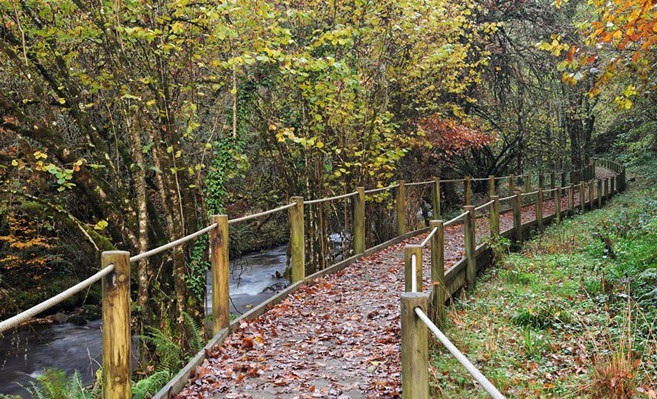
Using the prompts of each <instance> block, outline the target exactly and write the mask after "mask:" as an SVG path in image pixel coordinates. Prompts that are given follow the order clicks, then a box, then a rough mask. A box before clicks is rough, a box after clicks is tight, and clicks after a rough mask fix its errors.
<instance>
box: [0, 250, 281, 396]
mask: <svg viewBox="0 0 657 399" xmlns="http://www.w3.org/2000/svg"><path fill="white" fill-rule="evenodd" d="M286 260H287V246H281V247H277V248H274V249H269V250H266V251H262V252H256V253H253V254H249V255H245V256H243V257H240V258H238V259H235V260H234V261H231V265H230V269H231V278H230V293H231V309H230V310H231V312H232V313H235V314H238V315H239V314H242V313H244V312H247V311H248V310H249V309H251V308H252V307H254V306H256V305H258V304H260V303H262V302H264V301H265V300H267V299H268V298H270V297H271V296H273V295H274V294H275V293H276V292H277V291H279V290H281V289H283V288H284V287H285V286H287V285H288V284H289V281H287V280H285V279H283V278H278V277H277V272H278V274H283V272H284V271H285V263H286ZM210 281H211V278H210V275H209V273H208V278H207V283H208V297H207V300H206V310H207V312H211V310H212V305H211V303H212V301H211V299H210V298H211V297H210V295H211V286H210ZM100 328H101V322H100V320H96V321H92V322H89V323H88V324H86V325H84V326H78V325H75V324H71V323H63V324H49V325H30V326H25V327H21V328H19V329H16V330H13V331H10V332H8V333H6V334H5V336H4V337H2V338H0V395H1V394H5V395H19V396H21V397H24V398H29V397H30V396H29V394H28V392H27V391H26V390H25V388H24V387H31V382H34V381H35V380H34V379H35V378H36V377H38V376H39V375H41V374H43V372H44V370H45V369H53V368H54V369H61V370H63V371H65V372H66V374H67V375H69V376H70V375H71V374H72V373H73V372H74V371H75V370H78V371H79V372H80V375H81V377H82V381H83V382H84V383H85V384H91V383H92V382H93V379H94V374H95V373H96V370H98V367H99V366H100V362H101V352H102V339H101V329H100Z"/></svg>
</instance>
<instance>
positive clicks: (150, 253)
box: [130, 223, 217, 262]
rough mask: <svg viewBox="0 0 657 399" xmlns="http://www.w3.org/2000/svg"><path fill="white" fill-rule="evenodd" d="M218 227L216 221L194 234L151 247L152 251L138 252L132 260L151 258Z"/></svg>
mask: <svg viewBox="0 0 657 399" xmlns="http://www.w3.org/2000/svg"><path fill="white" fill-rule="evenodd" d="M216 227H217V224H216V223H214V224H211V225H210V226H208V227H206V228H204V229H201V230H199V231H197V232H196V233H192V234H190V235H188V236H185V237H182V238H179V239H177V240H175V241H171V242H170V243H168V244H164V245H162V246H159V247H157V248H153V249H151V250H150V251H146V252H142V253H140V254H138V255H135V256H132V257H130V262H137V261H140V260H142V259H146V258H149V257H151V256H153V255H156V254H159V253H160V252H164V251H166V250H168V249H171V248H175V247H177V246H178V245H182V244H184V243H186V242H188V241H191V240H193V239H195V238H197V237H200V236H202V235H203V234H205V233H208V232H209V231H211V230H212V229H214V228H216Z"/></svg>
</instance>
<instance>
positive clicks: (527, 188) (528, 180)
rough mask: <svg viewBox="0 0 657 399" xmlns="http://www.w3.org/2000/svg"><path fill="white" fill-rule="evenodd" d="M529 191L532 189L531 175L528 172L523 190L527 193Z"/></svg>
mask: <svg viewBox="0 0 657 399" xmlns="http://www.w3.org/2000/svg"><path fill="white" fill-rule="evenodd" d="M530 191H532V175H531V174H529V173H528V174H527V177H526V178H525V192H526V193H528V192H530Z"/></svg>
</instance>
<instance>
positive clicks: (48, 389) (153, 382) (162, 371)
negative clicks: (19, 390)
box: [0, 314, 205, 399]
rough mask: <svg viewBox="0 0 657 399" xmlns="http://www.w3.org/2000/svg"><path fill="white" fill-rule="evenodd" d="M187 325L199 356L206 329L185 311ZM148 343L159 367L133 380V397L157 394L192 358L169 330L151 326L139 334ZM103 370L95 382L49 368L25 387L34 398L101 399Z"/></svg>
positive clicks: (143, 398)
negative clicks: (89, 382) (169, 333)
mask: <svg viewBox="0 0 657 399" xmlns="http://www.w3.org/2000/svg"><path fill="white" fill-rule="evenodd" d="M184 324H185V328H186V330H187V331H188V333H189V334H190V337H191V339H190V348H191V351H192V352H193V353H192V354H191V356H193V355H195V354H196V353H197V352H199V351H200V350H201V349H203V346H204V345H205V340H204V337H203V330H202V328H201V327H200V326H199V325H198V324H197V323H195V322H194V320H193V319H192V317H191V316H190V315H188V314H184ZM139 338H140V339H141V340H142V341H144V342H145V343H146V344H147V345H149V346H151V347H152V348H154V350H153V353H154V356H155V359H154V360H156V361H157V366H155V367H149V368H148V370H146V372H140V373H137V374H136V375H134V376H133V377H135V378H136V380H134V381H132V382H131V391H132V398H133V399H146V398H150V397H152V396H153V395H154V394H156V393H157V392H158V391H159V390H160V389H161V388H162V387H164V385H166V383H167V382H169V380H171V378H172V377H173V376H174V375H175V374H176V373H177V372H178V370H180V368H182V367H183V366H184V364H185V362H186V361H187V360H189V359H190V358H191V356H190V355H189V354H185V353H184V351H183V350H182V349H181V347H180V345H179V344H178V343H177V342H174V340H173V339H172V338H171V337H170V336H169V335H168V334H166V333H165V332H163V331H160V330H157V329H154V328H152V329H149V330H148V331H147V334H146V335H144V336H140V337H139ZM101 381H102V369H101V370H98V372H97V373H96V379H95V382H94V383H93V384H91V385H89V384H85V383H84V382H83V381H82V378H81V377H80V373H79V372H77V371H76V372H75V373H73V374H72V375H70V376H67V375H66V373H64V372H63V371H62V370H59V369H52V370H45V371H44V373H43V374H42V375H40V376H39V377H37V378H36V381H33V382H30V385H29V386H26V387H24V388H25V389H26V390H27V392H28V393H29V395H30V396H31V397H32V398H34V399H100V398H101V397H102V390H101ZM0 399H20V397H19V396H12V395H2V394H0Z"/></svg>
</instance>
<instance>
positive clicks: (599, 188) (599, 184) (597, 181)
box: [595, 179, 607, 208]
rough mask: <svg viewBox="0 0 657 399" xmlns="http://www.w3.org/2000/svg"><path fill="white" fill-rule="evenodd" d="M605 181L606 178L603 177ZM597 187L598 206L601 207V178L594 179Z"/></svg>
mask: <svg viewBox="0 0 657 399" xmlns="http://www.w3.org/2000/svg"><path fill="white" fill-rule="evenodd" d="M604 181H605V182H606V181H607V179H604ZM595 182H596V185H597V188H598V208H602V180H595Z"/></svg>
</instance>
